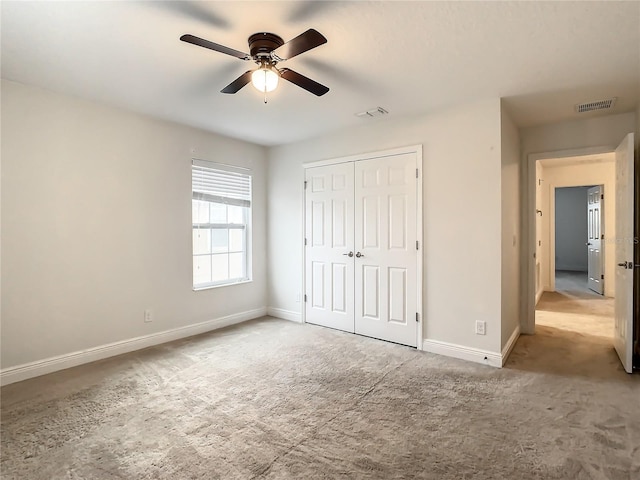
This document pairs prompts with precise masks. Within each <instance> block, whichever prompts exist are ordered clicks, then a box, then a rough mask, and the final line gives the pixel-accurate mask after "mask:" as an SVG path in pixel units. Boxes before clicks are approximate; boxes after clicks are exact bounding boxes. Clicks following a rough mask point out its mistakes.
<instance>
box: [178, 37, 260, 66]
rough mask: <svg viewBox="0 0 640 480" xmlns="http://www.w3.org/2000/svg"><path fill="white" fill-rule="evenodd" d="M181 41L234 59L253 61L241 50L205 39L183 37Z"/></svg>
mask: <svg viewBox="0 0 640 480" xmlns="http://www.w3.org/2000/svg"><path fill="white" fill-rule="evenodd" d="M180 40H182V41H183V42H187V43H191V44H192V45H197V46H198V47H204V48H208V49H209V50H214V51H216V52H220V53H226V54H227V55H231V56H232V57H236V58H239V59H240V60H251V57H250V56H249V54H248V53H244V52H241V51H239V50H234V49H233V48H229V47H225V46H224V45H218V44H217V43H213V42H210V41H209V40H205V39H203V38H199V37H196V36H193V35H189V34H187V35H182V36H181V37H180Z"/></svg>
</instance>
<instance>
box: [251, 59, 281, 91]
mask: <svg viewBox="0 0 640 480" xmlns="http://www.w3.org/2000/svg"><path fill="white" fill-rule="evenodd" d="M279 77H280V75H278V73H277V72H276V70H275V69H274V68H273V66H272V65H268V64H263V65H262V66H261V67H260V68H259V69H258V70H256V71H255V72H253V73H252V74H251V83H252V85H253V86H254V87H255V88H256V90H258V91H259V92H262V93H267V92H273V91H274V90H275V89H276V87H277V86H278V78H279Z"/></svg>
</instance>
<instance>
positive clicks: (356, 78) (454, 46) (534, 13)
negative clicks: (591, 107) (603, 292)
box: [1, 1, 640, 145]
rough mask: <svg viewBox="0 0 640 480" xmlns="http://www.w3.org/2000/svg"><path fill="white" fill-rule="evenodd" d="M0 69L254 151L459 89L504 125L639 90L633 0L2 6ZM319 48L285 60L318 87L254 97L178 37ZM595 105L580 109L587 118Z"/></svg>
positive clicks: (432, 102) (637, 17) (438, 103)
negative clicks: (318, 41) (492, 109)
mask: <svg viewBox="0 0 640 480" xmlns="http://www.w3.org/2000/svg"><path fill="white" fill-rule="evenodd" d="M1 8H2V17H1V21H2V23H1V27H2V33H1V34H2V37H1V40H2V77H3V78H6V79H9V80H14V81H17V82H21V83H26V84H31V85H36V86H40V87H43V88H47V89H50V90H54V91H58V92H63V93H67V94H71V95H75V96H79V97H84V98H88V99H92V100H97V101H99V102H104V103H108V104H112V105H116V106H120V107H124V108H127V109H130V110H134V111H137V112H142V113H145V114H149V115H153V116H156V117H160V118H164V119H168V120H173V121H177V122H180V123H184V124H188V125H192V126H196V127H200V128H203V129H206V130H211V131H215V132H219V133H222V134H225V135H229V136H233V137H237V138H241V139H245V140H248V141H252V142H256V143H259V144H263V145H276V144H282V143H289V142H292V141H296V140H300V139H303V138H308V137H315V136H319V135H322V134H324V133H327V132H329V131H332V130H336V129H339V128H344V127H347V126H350V125H361V124H362V123H363V122H367V121H384V120H383V119H382V120H380V119H374V120H364V119H360V118H357V117H355V115H354V114H355V113H356V112H360V111H363V110H368V109H370V108H373V107H376V106H382V107H384V108H386V109H387V110H389V112H390V115H389V117H395V116H401V115H410V114H419V113H424V112H429V111H433V110H436V109H439V108H443V107H446V106H449V105H454V104H460V103H464V102H468V101H473V100H475V99H481V98H489V97H498V96H499V97H505V98H506V105H507V106H508V108H509V110H510V111H511V113H512V115H513V117H514V120H515V121H516V123H517V124H518V125H519V126H531V125H536V124H541V123H548V122H553V121H560V120H566V119H571V118H576V119H577V118H582V117H578V116H577V114H575V113H574V111H573V106H574V104H575V103H579V102H585V101H593V100H600V99H604V98H608V97H612V96H616V97H618V101H617V103H616V106H615V108H614V110H613V111H609V112H606V113H620V112H626V111H631V110H633V109H634V108H635V106H636V105H637V103H638V102H639V100H640V2H637V1H633V2H610V1H605V2H575V3H574V2H516V1H511V2H393V1H387V2H242V1H231V2H160V1H156V2H126V1H125V2H11V1H2V2H1ZM308 28H315V29H317V30H318V31H320V32H321V33H322V34H324V35H325V36H326V37H327V39H328V43H327V44H326V45H322V46H320V47H318V48H316V49H314V50H312V51H310V52H307V53H305V54H302V55H300V56H299V57H296V58H294V59H292V60H290V61H288V62H286V63H285V64H282V66H287V67H289V68H291V69H293V70H296V71H298V72H300V73H302V74H304V75H307V76H309V77H311V78H313V79H315V80H317V81H319V82H320V83H323V84H325V85H327V86H329V87H330V88H331V91H330V92H329V93H328V94H326V95H325V96H323V97H315V96H313V95H311V94H310V93H307V92H306V91H304V90H302V89H300V88H298V87H296V86H294V85H292V84H289V83H287V82H282V83H283V84H282V85H281V86H280V87H278V89H277V90H276V91H275V92H274V93H273V94H272V95H270V96H269V103H268V104H267V105H265V104H264V103H263V100H262V98H261V95H260V93H259V92H257V91H255V90H254V89H253V88H252V87H251V86H247V87H245V88H244V89H242V90H241V91H240V92H238V93H237V94H235V95H225V94H222V93H219V91H220V89H222V88H223V87H224V86H226V85H227V84H228V83H230V82H231V81H232V80H233V79H235V78H236V77H237V76H239V75H240V74H241V73H243V72H244V71H246V70H247V66H248V65H249V64H248V63H246V62H242V61H240V60H237V59H235V58H233V57H230V56H226V55H223V54H220V53H217V52H213V51H210V50H206V49H204V48H199V47H195V46H193V45H189V44H186V43H184V42H180V41H179V40H178V39H179V37H180V36H181V35H182V34H184V33H191V34H193V35H196V36H199V37H203V38H205V39H208V40H211V41H214V42H216V43H220V44H223V45H227V46H229V47H232V48H235V49H237V50H242V51H247V50H248V47H247V43H246V39H247V37H248V36H249V35H250V34H252V33H255V32H258V31H267V32H273V33H276V34H278V35H280V36H281V37H283V38H284V39H285V40H289V39H291V38H293V37H295V36H296V35H298V34H299V33H301V32H303V31H305V30H307V29H308ZM597 114H598V113H589V114H582V116H585V115H597Z"/></svg>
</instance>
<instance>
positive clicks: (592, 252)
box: [583, 185, 604, 295]
mask: <svg viewBox="0 0 640 480" xmlns="http://www.w3.org/2000/svg"><path fill="white" fill-rule="evenodd" d="M602 192H603V188H602V186H601V185H598V186H597V187H592V188H590V189H589V190H587V232H588V235H587V236H588V238H587V251H588V257H587V258H588V270H589V272H588V284H589V288H590V289H591V290H593V291H594V292H596V293H599V294H600V295H602V294H603V293H604V263H603V258H602V247H601V243H602V231H601V226H602V211H603V205H602V204H603V203H604V199H603V194H602ZM583 218H584V217H583Z"/></svg>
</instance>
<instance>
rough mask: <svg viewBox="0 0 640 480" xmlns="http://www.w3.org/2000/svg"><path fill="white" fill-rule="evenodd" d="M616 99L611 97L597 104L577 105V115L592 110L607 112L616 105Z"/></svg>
mask: <svg viewBox="0 0 640 480" xmlns="http://www.w3.org/2000/svg"><path fill="white" fill-rule="evenodd" d="M617 98H618V97H613V98H610V99H608V100H599V101H597V102H587V103H578V104H577V105H576V112H577V113H584V112H592V111H594V110H607V109H609V108H613V106H614V105H615V104H616V100H617Z"/></svg>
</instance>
